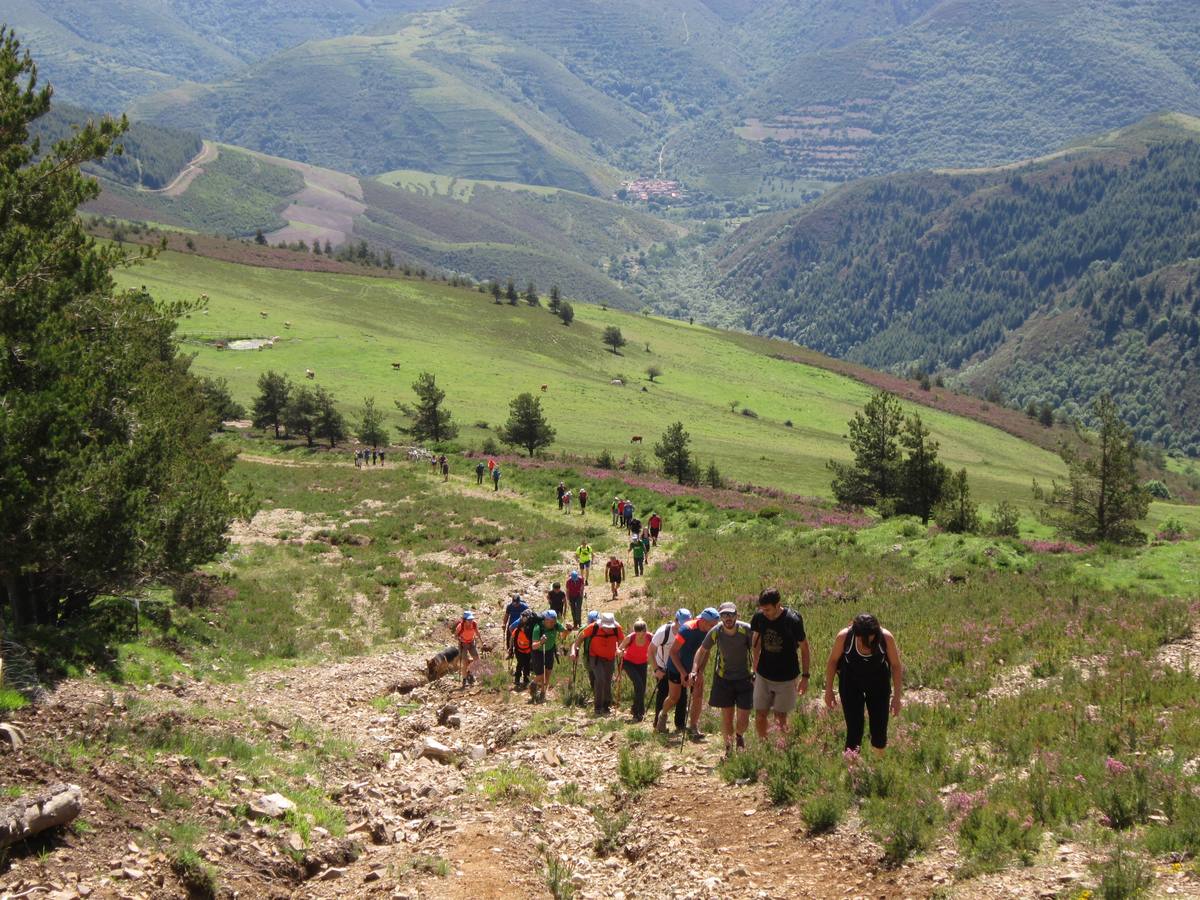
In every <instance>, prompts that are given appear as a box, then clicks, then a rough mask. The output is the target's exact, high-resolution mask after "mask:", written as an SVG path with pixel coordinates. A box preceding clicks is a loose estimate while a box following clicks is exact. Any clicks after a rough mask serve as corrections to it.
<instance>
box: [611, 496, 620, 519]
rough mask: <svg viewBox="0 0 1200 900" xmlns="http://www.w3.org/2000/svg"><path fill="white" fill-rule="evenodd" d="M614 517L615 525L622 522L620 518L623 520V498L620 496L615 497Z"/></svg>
mask: <svg viewBox="0 0 1200 900" xmlns="http://www.w3.org/2000/svg"><path fill="white" fill-rule="evenodd" d="M612 519H613V524H614V525H617V524H619V523H620V520H621V498H620V497H613V502H612Z"/></svg>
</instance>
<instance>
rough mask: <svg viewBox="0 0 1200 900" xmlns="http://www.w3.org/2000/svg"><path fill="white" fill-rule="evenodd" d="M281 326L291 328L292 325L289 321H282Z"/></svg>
mask: <svg viewBox="0 0 1200 900" xmlns="http://www.w3.org/2000/svg"><path fill="white" fill-rule="evenodd" d="M283 327H284V328H291V327H292V323H291V322H284V323H283Z"/></svg>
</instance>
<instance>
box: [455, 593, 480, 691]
mask: <svg viewBox="0 0 1200 900" xmlns="http://www.w3.org/2000/svg"><path fill="white" fill-rule="evenodd" d="M454 636H455V637H456V638H458V664H459V668H460V669H461V671H462V683H463V687H466V686H467V685H468V684H474V683H475V676H474V675H472V674H471V665H472V664H473V663H474V662H475V661H476V660H478V659H479V623H478V622H476V621H475V613H473V612H471V611H470V610H469V609H464V610H463V614H462V618H461V619H459V620H458V623H457V624H456V625H455V626H454Z"/></svg>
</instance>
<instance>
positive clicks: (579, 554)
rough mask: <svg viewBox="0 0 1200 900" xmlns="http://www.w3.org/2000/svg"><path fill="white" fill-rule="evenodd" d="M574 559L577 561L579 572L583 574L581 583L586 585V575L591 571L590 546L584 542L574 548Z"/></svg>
mask: <svg viewBox="0 0 1200 900" xmlns="http://www.w3.org/2000/svg"><path fill="white" fill-rule="evenodd" d="M575 558H576V559H577V560H579V571H580V572H582V573H583V583H584V584H587V583H588V575H590V574H591V571H592V545H591V544H589V543H588V542H587V541H586V540H585V541H584V542H583V543H582V544H580V545H579V546H578V547H576V548H575Z"/></svg>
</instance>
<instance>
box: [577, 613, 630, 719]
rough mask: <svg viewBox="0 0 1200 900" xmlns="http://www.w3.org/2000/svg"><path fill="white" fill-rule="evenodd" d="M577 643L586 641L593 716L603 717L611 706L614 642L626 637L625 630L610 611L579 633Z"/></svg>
mask: <svg viewBox="0 0 1200 900" xmlns="http://www.w3.org/2000/svg"><path fill="white" fill-rule="evenodd" d="M575 640H576V644H578V643H581V642H584V641H586V643H587V655H588V663H589V666H588V667H589V669H590V670H591V673H592V698H593V699H592V708H593V709H594V710H595V712H596V715H598V716H606V715H608V713H609V710H610V709H611V708H612V679H613V667H614V666H615V665H616V659H617V645H618V644H620V643H621V642H622V641H624V640H625V632H624V631H622V630H621V626H620V625H618V624H617V617H616V616H614V615H613V614H612V613H610V612H606V613H601V614H600V617H599V618H598V619H597V620H596V621H595V622H591V623H590V624H589V625H588V626H587V627H586V628H584V629H583V631H581V632H580V633H579V637H578V638H576V639H575Z"/></svg>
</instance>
